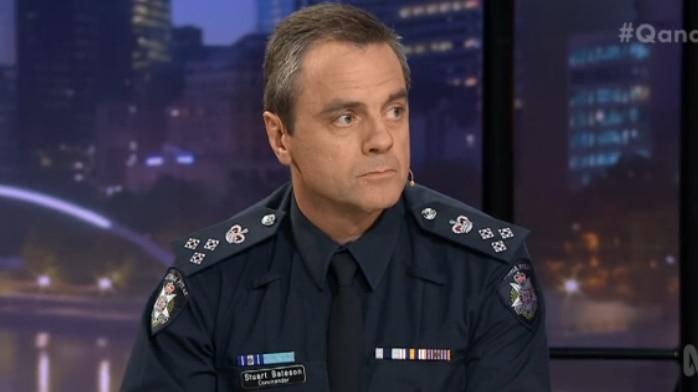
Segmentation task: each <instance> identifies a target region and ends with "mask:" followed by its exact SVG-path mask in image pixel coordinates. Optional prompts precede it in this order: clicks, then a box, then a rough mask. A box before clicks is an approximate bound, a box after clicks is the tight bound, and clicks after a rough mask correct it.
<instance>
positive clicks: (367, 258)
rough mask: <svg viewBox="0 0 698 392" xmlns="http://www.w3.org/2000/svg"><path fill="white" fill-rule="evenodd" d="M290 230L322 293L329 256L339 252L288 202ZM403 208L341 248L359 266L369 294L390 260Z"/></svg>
mask: <svg viewBox="0 0 698 392" xmlns="http://www.w3.org/2000/svg"><path fill="white" fill-rule="evenodd" d="M290 209H291V211H290V218H291V227H292V229H293V239H294V242H295V245H296V249H297V250H298V253H299V254H300V256H301V259H303V262H304V263H305V265H306V267H307V269H308V271H309V272H310V276H311V277H312V279H313V281H314V282H315V284H316V285H317V286H318V288H320V289H321V290H323V289H324V288H325V285H326V281H327V272H328V271H329V266H330V260H331V259H332V255H334V253H335V252H336V251H337V250H338V249H340V248H342V246H341V245H339V244H338V243H337V242H335V241H334V240H332V239H331V238H330V237H328V236H327V234H325V233H323V232H322V231H321V230H320V229H318V228H317V227H316V226H315V225H314V224H313V223H312V222H310V221H309V220H308V218H306V217H305V216H304V215H303V213H302V212H301V211H300V209H299V208H298V204H297V203H296V199H295V197H292V198H291V208H290ZM403 212H404V206H403V204H402V200H400V202H399V203H398V204H397V205H395V206H393V207H391V208H389V209H387V210H385V211H384V212H383V214H381V216H380V217H379V218H378V220H377V221H376V223H375V224H374V225H373V227H371V229H369V230H368V231H367V232H366V233H364V235H363V236H361V237H360V238H359V239H357V240H356V241H353V242H351V243H348V244H346V245H344V246H343V247H344V248H346V249H348V250H349V252H351V254H352V256H354V259H356V261H357V262H358V264H359V267H360V269H361V271H362V272H363V274H364V276H365V277H366V280H367V281H368V284H369V286H370V287H371V290H375V289H376V287H377V286H378V283H379V282H380V280H381V278H382V277H383V274H384V273H385V270H386V268H387V266H388V263H389V262H390V259H391V258H392V255H393V253H394V250H395V246H396V245H397V242H398V237H399V234H400V231H401V230H400V227H401V223H402V222H404V220H403V219H402V215H403Z"/></svg>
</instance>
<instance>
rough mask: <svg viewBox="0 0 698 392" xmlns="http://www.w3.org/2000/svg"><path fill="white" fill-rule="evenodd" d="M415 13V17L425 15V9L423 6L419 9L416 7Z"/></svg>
mask: <svg viewBox="0 0 698 392" xmlns="http://www.w3.org/2000/svg"><path fill="white" fill-rule="evenodd" d="M413 12H414V16H420V15H423V14H424V7H423V6H421V5H420V6H418V7H414V9H413Z"/></svg>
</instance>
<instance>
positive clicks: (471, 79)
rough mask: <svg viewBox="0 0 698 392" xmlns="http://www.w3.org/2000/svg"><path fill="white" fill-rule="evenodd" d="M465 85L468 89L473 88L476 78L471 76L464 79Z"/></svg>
mask: <svg viewBox="0 0 698 392" xmlns="http://www.w3.org/2000/svg"><path fill="white" fill-rule="evenodd" d="M465 85H466V86H468V87H473V86H476V85H477V78H476V77H475V76H471V77H469V78H467V79H465Z"/></svg>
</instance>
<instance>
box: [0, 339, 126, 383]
mask: <svg viewBox="0 0 698 392" xmlns="http://www.w3.org/2000/svg"><path fill="white" fill-rule="evenodd" d="M132 335H133V333H132V331H131V330H126V331H123V333H116V334H113V335H110V336H102V335H100V334H99V332H97V331H85V330H83V329H80V330H75V331H74V332H67V333H64V332H60V333H57V332H47V331H44V330H39V331H30V330H23V329H21V328H11V327H10V328H5V329H0V347H2V350H0V352H2V354H0V392H33V391H36V392H111V391H118V389H119V384H120V382H121V377H122V375H123V371H124V369H125V366H126V362H127V360H128V355H129V353H130V349H131V345H132V343H133V342H132V338H131V336H132Z"/></svg>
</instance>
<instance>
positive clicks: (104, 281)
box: [97, 278, 112, 291]
mask: <svg viewBox="0 0 698 392" xmlns="http://www.w3.org/2000/svg"><path fill="white" fill-rule="evenodd" d="M97 285H98V286H99V290H100V291H108V290H111V289H112V282H111V279H109V278H99V280H98V281H97Z"/></svg>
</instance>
